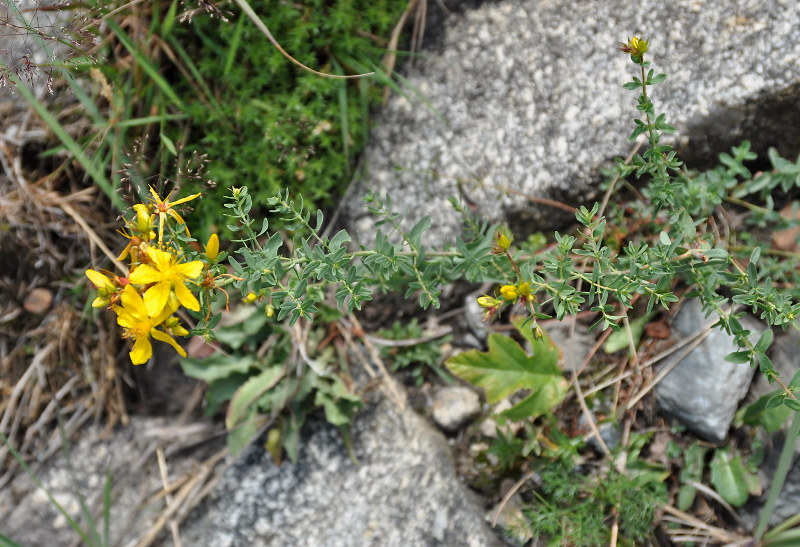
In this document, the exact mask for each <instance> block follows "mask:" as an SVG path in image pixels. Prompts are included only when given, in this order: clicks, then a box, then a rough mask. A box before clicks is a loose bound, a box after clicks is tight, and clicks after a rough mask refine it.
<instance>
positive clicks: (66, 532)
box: [0, 416, 224, 547]
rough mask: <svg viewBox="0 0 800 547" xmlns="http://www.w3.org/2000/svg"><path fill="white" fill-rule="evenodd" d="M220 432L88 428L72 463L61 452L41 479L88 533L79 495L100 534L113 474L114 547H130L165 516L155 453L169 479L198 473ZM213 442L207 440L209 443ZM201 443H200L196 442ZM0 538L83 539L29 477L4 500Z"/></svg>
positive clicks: (205, 427) (53, 543) (167, 422)
mask: <svg viewBox="0 0 800 547" xmlns="http://www.w3.org/2000/svg"><path fill="white" fill-rule="evenodd" d="M219 429H220V428H219V427H218V426H214V425H213V424H211V423H209V422H197V423H189V424H184V425H177V424H176V423H175V418H174V417H173V418H152V417H135V416H134V417H132V418H131V422H130V424H129V425H128V426H127V427H124V428H119V429H117V430H115V431H114V432H113V433H110V434H109V433H108V432H106V431H104V429H103V428H102V427H90V428H87V429H86V430H85V431H83V432H82V436H81V438H80V439H79V440H78V441H76V442H74V443H71V446H70V453H71V463H72V465H71V466H70V465H68V464H67V461H66V458H65V456H64V453H63V451H61V452H59V453H58V454H57V455H56V456H55V457H53V458H52V459H50V460H47V461H46V462H44V463H43V465H35V464H34V465H33V466H32V467H33V469H34V472H35V473H36V476H37V478H38V479H39V480H40V481H41V483H42V484H43V485H44V487H45V488H47V489H48V490H49V491H50V492H51V493H52V495H53V496H54V497H55V499H56V500H57V501H58V502H59V503H60V504H61V505H62V507H63V508H64V509H65V510H66V511H67V513H68V514H69V515H70V517H71V518H72V519H74V520H75V521H77V522H78V523H79V524H80V525H81V526H82V527H83V528H84V530H85V529H87V528H86V521H85V519H84V518H83V514H82V511H81V506H80V497H81V496H82V497H83V498H84V500H86V504H87V506H88V507H89V508H90V509H91V510H92V512H93V515H94V519H95V523H96V525H97V527H96V529H97V530H98V531H99V533H100V534H101V535H102V531H103V519H102V507H103V504H102V496H103V491H104V488H105V485H106V474H107V473H108V474H110V476H111V487H112V503H111V507H110V515H111V516H110V519H109V526H110V535H109V538H110V542H109V544H110V545H131V544H136V543H137V538H138V539H141V538H142V537H143V536H144V535H145V534H147V533H148V531H149V530H150V527H151V526H152V525H153V524H154V523H155V521H156V519H157V518H158V517H159V516H160V515H161V513H162V512H163V511H164V500H163V498H161V497H159V498H157V499H153V498H152V495H153V494H154V493H155V492H158V491H159V490H160V489H161V484H162V483H161V479H160V475H159V467H158V463H157V458H156V447H161V448H163V449H164V451H165V458H166V462H167V469H168V473H169V477H170V480H175V479H177V478H178V477H180V476H181V475H184V474H186V473H190V472H191V473H195V472H196V470H197V468H198V467H199V465H200V463H201V462H202V461H203V460H205V459H206V458H207V457H208V456H209V455H210V454H211V453H212V452H213V451H216V450H219V449H220V448H221V446H222V445H224V437H223V436H221V435H220V434H219V433H220V431H219ZM209 438H211V439H215V440H214V441H212V442H208V439H209ZM198 442H200V443H201V444H199V445H198V444H197V443H198ZM0 533H2V534H4V535H6V536H8V537H9V538H11V539H12V540H14V541H16V542H18V543H19V544H21V545H47V546H48V547H59V546H67V545H76V544H77V543H78V542H77V541H76V540H77V539H78V534H77V533H76V532H75V531H73V530H72V528H71V527H70V526H69V524H68V523H67V520H66V519H65V518H64V517H63V516H62V515H61V514H60V513H59V512H58V511H57V510H56V508H55V506H54V505H53V503H52V502H51V501H50V500H49V499H48V497H47V495H46V494H45V493H44V492H43V491H42V490H39V489H37V488H36V487H35V485H34V483H33V482H32V481H31V479H30V478H29V477H28V476H27V475H25V474H20V475H18V476H17V477H16V478H15V479H13V481H12V482H11V483H10V484H9V485H8V486H7V487H6V488H3V490H2V494H1V495H0Z"/></svg>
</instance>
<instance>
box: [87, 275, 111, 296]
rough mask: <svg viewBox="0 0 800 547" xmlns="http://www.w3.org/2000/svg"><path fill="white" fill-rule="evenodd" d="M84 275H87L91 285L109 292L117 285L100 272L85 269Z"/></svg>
mask: <svg viewBox="0 0 800 547" xmlns="http://www.w3.org/2000/svg"><path fill="white" fill-rule="evenodd" d="M86 277H88V278H89V281H91V282H92V285H94V286H95V287H96V288H98V289H106V290H109V291H111V292H114V291H115V290H117V287H116V286H115V285H114V284H113V283H112V282H111V280H110V279H109V278H108V277H106V276H105V275H103V274H101V273H100V272H96V271H94V270H86Z"/></svg>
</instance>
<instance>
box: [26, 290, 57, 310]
mask: <svg viewBox="0 0 800 547" xmlns="http://www.w3.org/2000/svg"><path fill="white" fill-rule="evenodd" d="M52 303H53V293H52V292H50V290H49V289H43V288H41V287H39V288H36V289H33V290H32V291H31V292H29V293H28V296H27V297H25V302H23V304H22V307H23V308H25V311H27V312H28V313H44V312H46V311H47V310H49V309H50V305H51V304H52Z"/></svg>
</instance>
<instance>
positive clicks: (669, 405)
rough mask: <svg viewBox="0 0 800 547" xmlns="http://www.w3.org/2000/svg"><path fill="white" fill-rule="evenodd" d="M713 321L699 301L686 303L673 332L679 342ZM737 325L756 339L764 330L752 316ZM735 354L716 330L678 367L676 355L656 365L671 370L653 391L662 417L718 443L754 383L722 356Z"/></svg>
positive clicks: (746, 370) (744, 368)
mask: <svg viewBox="0 0 800 547" xmlns="http://www.w3.org/2000/svg"><path fill="white" fill-rule="evenodd" d="M713 321H714V319H713V318H706V317H705V314H704V313H703V310H702V306H701V304H700V302H699V301H698V300H697V299H693V300H688V301H687V302H686V303H684V305H683V306H682V307H681V310H680V312H678V315H677V316H676V317H675V320H674V322H673V324H672V332H673V334H674V335H675V337H676V338H677V339H678V340H682V339H685V338H689V337H691V336H693V335H695V334H697V333H698V332H700V331H702V330H703V329H704V328H705V326H706V325H707V324H710V323H712V322H713ZM741 323H742V326H743V327H744V328H745V329H747V330H749V331H751V332H754V333H757V334H758V333H761V332H762V331H763V330H764V329H765V325H763V324H762V323H759V322H758V321H756V320H755V319H753V318H751V317H747V316H745V317H743V318H742V319H741ZM738 349H739V348H738V347H737V346H736V345H735V344H734V343H733V338H732V337H731V336H729V335H728V334H727V333H725V332H723V331H721V330H719V329H718V328H715V329H713V330H712V331H711V334H709V335H708V337H707V338H706V339H705V340H704V341H703V342H702V343H701V344H700V345H699V346H697V347H696V348H695V349H693V350H692V351H691V353H689V354H688V355H686V356H685V357H683V358H682V359H681V361H680V363H678V364H677V365H675V361H676V359H680V358H681V357H682V353H681V352H680V351H678V352H676V353H675V354H673V355H671V356H670V357H669V358H667V359H665V360H664V361H663V362H662V363H660V364H659V365H658V366H657V367H656V372H657V373H659V372H661V371H662V370H664V369H665V368H666V367H674V368H672V370H670V372H669V374H667V375H666V376H665V377H664V378H663V379H662V380H661V381H660V382H659V383H658V384H657V385H656V387H655V394H656V398H657V399H658V402H659V406H660V407H661V410H662V412H663V413H664V414H667V415H669V416H672V417H673V418H675V419H677V420H678V421H680V422H681V423H683V424H684V425H685V426H686V427H688V428H689V429H691V430H692V431H693V432H695V433H696V434H697V435H699V436H701V437H703V438H704V439H706V440H709V441H711V442H714V443H722V442H723V441H724V440H725V437H726V436H727V435H728V428H730V425H731V422H732V421H733V416H734V414H735V413H736V409H737V407H738V406H739V401H740V400H742V399H743V398H744V396H745V395H746V394H747V391H748V388H749V387H750V381H751V380H752V378H753V369H751V368H750V367H749V366H748V365H747V364H746V363H743V364H734V363H730V362H728V361H726V360H725V356H726V355H728V354H729V353H731V352H733V351H736V350H738Z"/></svg>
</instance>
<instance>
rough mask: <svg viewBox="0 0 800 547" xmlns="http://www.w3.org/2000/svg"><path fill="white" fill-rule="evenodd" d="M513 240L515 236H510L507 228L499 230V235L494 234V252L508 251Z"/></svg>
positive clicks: (502, 252)
mask: <svg viewBox="0 0 800 547" xmlns="http://www.w3.org/2000/svg"><path fill="white" fill-rule="evenodd" d="M513 240H514V238H513V237H510V236H509V235H508V233H506V231H505V230H501V231H499V232H497V235H495V236H494V245H493V247H492V252H493V253H494V254H505V253H507V252H508V248H509V247H511V242H512V241H513Z"/></svg>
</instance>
